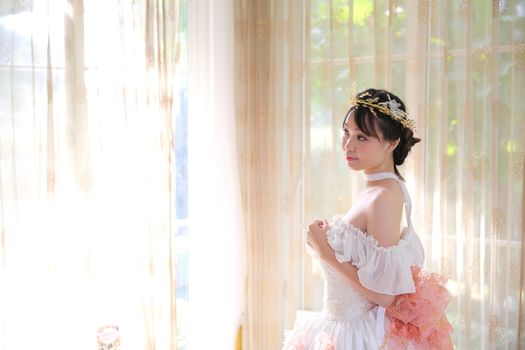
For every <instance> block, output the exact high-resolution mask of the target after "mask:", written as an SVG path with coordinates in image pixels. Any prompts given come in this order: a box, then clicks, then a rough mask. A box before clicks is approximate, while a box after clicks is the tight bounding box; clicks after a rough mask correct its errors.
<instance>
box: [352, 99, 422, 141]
mask: <svg viewBox="0 0 525 350" xmlns="http://www.w3.org/2000/svg"><path fill="white" fill-rule="evenodd" d="M387 96H388V101H384V102H378V101H379V97H372V95H370V93H369V92H365V93H363V94H361V95H359V96H357V95H354V96H353V97H352V104H353V105H355V106H357V105H359V106H364V107H367V108H368V109H369V110H370V112H372V114H373V115H374V116H375V117H376V118H377V113H376V110H378V111H379V112H381V113H383V114H386V115H388V116H390V118H392V119H393V120H395V121H397V122H398V123H399V124H401V125H403V127H405V128H407V129H410V130H412V132H413V133H416V123H415V122H414V120H413V119H410V117H409V115H408V113H407V112H405V111H403V110H402V109H401V108H399V107H401V104H400V103H399V102H397V101H396V100H392V99H391V98H390V95H389V94H387ZM365 97H368V98H365Z"/></svg>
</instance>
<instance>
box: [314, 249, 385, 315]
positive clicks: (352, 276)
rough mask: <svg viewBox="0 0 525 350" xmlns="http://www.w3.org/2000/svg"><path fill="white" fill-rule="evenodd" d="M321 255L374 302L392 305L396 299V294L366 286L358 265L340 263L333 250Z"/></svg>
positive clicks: (344, 278)
mask: <svg viewBox="0 0 525 350" xmlns="http://www.w3.org/2000/svg"><path fill="white" fill-rule="evenodd" d="M320 257H321V259H322V260H323V261H324V262H325V263H327V264H328V265H330V266H331V267H332V269H334V270H335V271H336V272H337V273H338V274H339V275H340V276H341V277H342V278H343V280H344V281H345V282H346V283H347V284H348V285H349V286H350V287H352V288H353V289H354V290H355V291H357V292H358V293H359V294H361V295H362V296H364V297H365V298H367V299H368V300H371V301H372V302H374V303H376V304H378V305H380V306H383V307H388V306H390V304H392V302H393V301H394V298H395V296H394V295H388V294H380V293H376V292H374V291H371V290H370V289H367V288H365V287H364V286H363V285H362V284H361V282H360V281H359V277H358V276H357V269H356V267H355V266H353V265H352V264H350V263H340V262H339V261H338V260H337V259H336V258H335V254H334V252H333V251H327V252H325V253H323V254H321V256H320Z"/></svg>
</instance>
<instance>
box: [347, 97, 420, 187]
mask: <svg viewBox="0 0 525 350" xmlns="http://www.w3.org/2000/svg"><path fill="white" fill-rule="evenodd" d="M364 94H368V96H367V97H368V98H377V99H378V100H377V103H380V102H387V101H389V100H395V101H396V102H398V103H399V104H400V106H399V108H400V109H401V110H402V111H404V112H406V108H405V104H404V103H403V101H402V100H401V99H400V98H399V97H397V96H396V95H395V94H393V93H391V92H390V91H386V90H378V89H367V90H364V91H362V92H360V93H358V94H357V97H358V98H359V97H360V96H363V95H364ZM389 97H390V98H389ZM369 108H372V107H367V106H363V105H360V104H357V105H353V106H352V107H351V108H350V109H349V110H348V112H347V113H346V115H345V118H344V120H343V127H344V125H345V123H346V120H347V119H348V117H349V116H350V114H352V113H353V114H354V120H355V123H356V125H357V127H358V128H359V129H360V130H361V131H362V132H363V133H364V134H365V135H367V136H373V137H378V133H377V128H379V130H380V131H381V134H382V135H383V140H386V141H395V140H397V139H399V144H398V145H397V147H396V148H395V149H394V171H395V172H396V175H397V176H399V177H400V178H401V179H403V177H402V176H401V174H400V173H399V170H397V165H401V164H403V163H404V162H405V158H406V156H407V155H408V152H410V149H411V148H412V146H414V145H415V144H416V143H418V142H419V141H421V139H419V138H417V137H414V132H413V131H412V130H411V129H409V128H407V127H405V126H403V125H402V124H401V123H400V122H398V121H397V120H395V119H393V118H392V117H391V116H389V115H387V114H384V113H382V112H381V111H380V110H379V109H376V108H374V112H375V115H374V113H372V112H371V111H370V109H369ZM376 116H377V117H376Z"/></svg>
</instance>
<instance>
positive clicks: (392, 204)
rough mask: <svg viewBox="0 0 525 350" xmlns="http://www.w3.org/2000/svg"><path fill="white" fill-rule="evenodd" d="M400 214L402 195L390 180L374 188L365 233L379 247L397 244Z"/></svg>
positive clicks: (401, 211)
mask: <svg viewBox="0 0 525 350" xmlns="http://www.w3.org/2000/svg"><path fill="white" fill-rule="evenodd" d="M402 213H403V194H402V192H401V189H400V188H399V184H397V183H396V182H395V181H393V180H392V181H388V182H385V183H382V184H378V185H377V186H374V188H373V194H372V196H371V201H370V206H369V208H368V211H367V220H366V221H367V222H366V227H367V233H368V234H370V235H372V236H373V237H374V238H375V239H376V240H377V241H378V242H379V244H380V245H381V246H384V247H388V246H392V245H395V244H397V242H398V241H399V236H400V233H401V230H400V226H401V215H402Z"/></svg>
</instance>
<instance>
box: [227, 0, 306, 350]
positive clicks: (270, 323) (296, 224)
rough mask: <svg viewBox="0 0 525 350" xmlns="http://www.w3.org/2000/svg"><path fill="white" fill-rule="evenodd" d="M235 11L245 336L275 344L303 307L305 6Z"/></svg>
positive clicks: (254, 345) (251, 5)
mask: <svg viewBox="0 0 525 350" xmlns="http://www.w3.org/2000/svg"><path fill="white" fill-rule="evenodd" d="M234 10H235V67H236V71H235V74H236V80H235V98H236V100H235V108H236V110H235V115H236V121H237V149H238V159H239V174H240V184H241V196H242V206H243V213H244V232H245V237H246V238H245V240H246V259H247V261H246V264H247V266H246V276H245V300H246V306H245V317H244V325H245V326H244V328H243V330H244V336H243V341H244V347H245V348H247V349H276V348H279V344H280V342H281V341H282V336H283V331H284V329H285V327H286V326H287V325H289V324H290V322H293V320H294V319H295V310H296V309H297V308H299V306H300V304H301V274H300V271H301V261H302V260H301V259H302V244H303V235H302V232H301V231H302V199H303V198H302V195H303V193H302V183H303V175H304V173H303V164H302V159H303V140H304V138H303V128H304V125H303V118H302V117H301V116H302V113H303V111H302V101H303V91H302V86H303V85H302V81H303V77H304V73H303V72H304V65H303V50H304V45H303V37H302V36H303V30H302V29H303V15H302V14H303V11H304V8H303V5H302V3H301V2H291V1H290V2H289V1H286V2H280V1H267V2H253V1H244V0H236V1H234Z"/></svg>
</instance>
